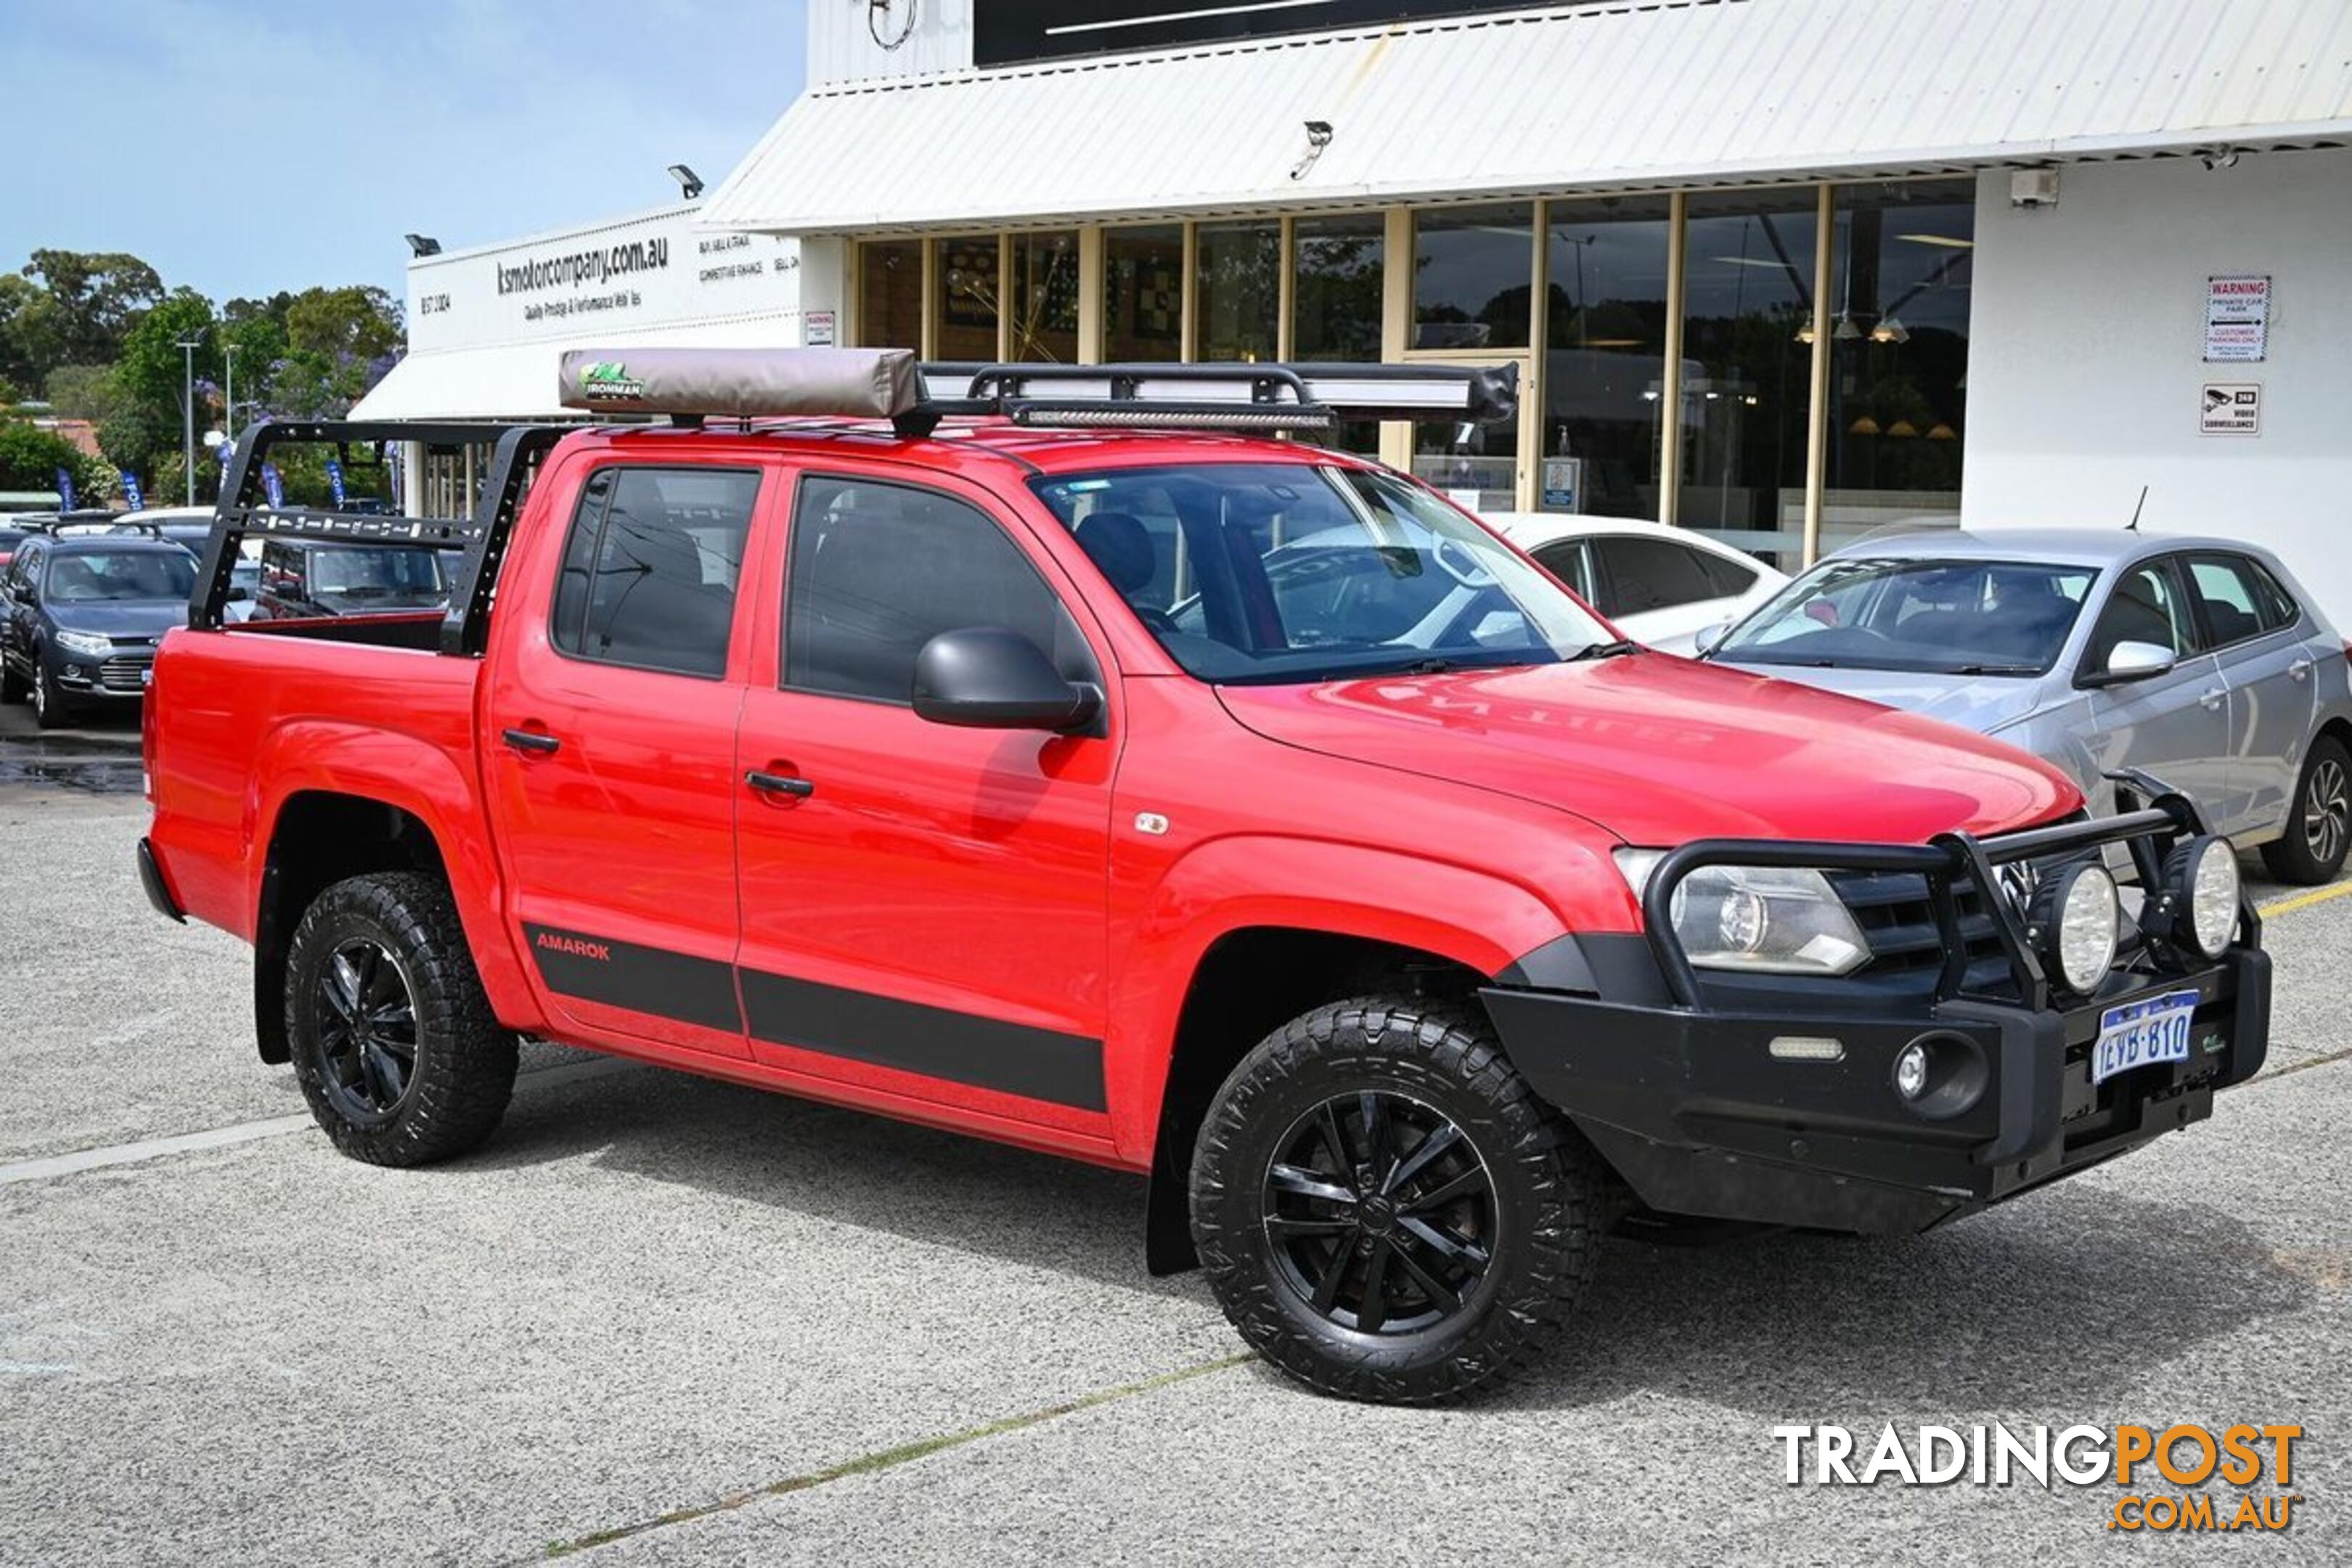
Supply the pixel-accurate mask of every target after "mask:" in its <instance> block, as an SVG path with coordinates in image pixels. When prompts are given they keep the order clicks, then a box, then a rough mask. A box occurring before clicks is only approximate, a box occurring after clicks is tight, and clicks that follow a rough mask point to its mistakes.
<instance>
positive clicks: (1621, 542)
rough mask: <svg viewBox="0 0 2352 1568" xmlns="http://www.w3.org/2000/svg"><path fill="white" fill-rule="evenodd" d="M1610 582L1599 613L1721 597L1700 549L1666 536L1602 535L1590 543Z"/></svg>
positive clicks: (1667, 607) (1634, 613)
mask: <svg viewBox="0 0 2352 1568" xmlns="http://www.w3.org/2000/svg"><path fill="white" fill-rule="evenodd" d="M1592 548H1593V550H1594V552H1596V553H1597V554H1598V555H1599V556H1600V558H1601V578H1602V580H1603V581H1604V582H1606V583H1607V584H1608V586H1607V588H1606V589H1605V590H1604V591H1603V597H1604V598H1605V599H1606V600H1607V601H1608V602H1607V603H1604V604H1603V605H1601V613H1602V614H1604V615H1610V616H1638V615H1640V614H1642V613H1643V611H1645V610H1670V609H1673V608H1675V606H1676V605H1696V604H1697V603H1699V602H1700V601H1701V600H1703V599H1713V598H1718V597H1720V596H1721V591H1720V590H1718V589H1717V587H1716V585H1715V581H1714V579H1713V578H1711V577H1709V576H1708V575H1707V572H1706V567H1705V566H1703V565H1701V564H1700V562H1699V555H1698V552H1696V551H1695V550H1692V549H1691V548H1689V547H1688V546H1687V545H1682V544H1677V543H1675V542H1673V541H1672V540H1666V539H1620V538H1601V539H1596V540H1594V541H1593V542H1592Z"/></svg>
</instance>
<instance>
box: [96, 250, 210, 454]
mask: <svg viewBox="0 0 2352 1568" xmlns="http://www.w3.org/2000/svg"><path fill="white" fill-rule="evenodd" d="M188 336H194V337H195V338H197V339H198V340H199V346H198V348H197V350H196V353H195V356H194V369H195V376H196V380H197V406H196V409H195V415H194V419H195V426H196V429H197V430H198V431H199V432H201V431H202V430H203V429H204V428H205V425H206V424H207V423H209V421H210V419H211V416H212V409H211V406H210V404H209V402H208V400H207V396H206V392H205V389H206V388H208V387H211V386H215V385H217V384H218V382H219V378H220V334H219V333H218V332H217V331H215V330H214V321H213V307H212V301H211V300H207V299H205V297H204V296H203V295H202V294H199V293H197V292H196V291H195V290H194V289H173V291H172V293H171V295H170V297H169V298H167V299H165V300H163V302H162V303H161V304H158V305H156V306H155V307H154V308H153V309H152V310H149V311H148V312H147V313H146V314H145V315H144V316H142V317H141V318H140V319H139V321H138V322H137V324H136V325H134V326H133V327H132V328H131V331H129V332H128V333H126V334H125V335H124V337H123V341H122V354H121V358H120V359H118V360H117V361H116V362H115V364H114V380H115V384H116V385H117V387H118V388H119V389H120V390H121V395H122V404H121V407H120V408H119V409H118V410H117V411H116V413H115V414H114V415H113V416H112V417H110V418H109V419H107V420H106V421H105V422H104V423H103V424H101V425H100V426H99V431H98V442H99V445H100V447H102V448H103V449H104V450H105V452H106V455H107V456H108V457H109V458H111V459H113V460H114V461H115V462H116V463H119V464H121V466H122V467H123V468H130V469H131V470H132V471H133V472H136V473H141V474H153V473H155V472H156V471H157V470H156V464H157V462H158V461H159V460H160V459H161V458H163V455H164V454H166V453H176V452H178V451H179V450H180V448H181V446H182V444H183V442H184V438H185V433H186V426H185V424H184V422H183V421H184V410H185V408H186V389H187V376H188V366H187V357H186V356H185V355H184V353H182V351H181V349H180V346H179V344H180V340H181V339H182V338H184V337H188Z"/></svg>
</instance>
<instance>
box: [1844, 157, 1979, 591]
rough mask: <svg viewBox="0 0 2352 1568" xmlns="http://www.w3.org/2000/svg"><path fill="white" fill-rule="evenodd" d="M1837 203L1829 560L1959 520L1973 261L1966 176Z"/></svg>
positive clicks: (1854, 189) (1850, 193)
mask: <svg viewBox="0 0 2352 1568" xmlns="http://www.w3.org/2000/svg"><path fill="white" fill-rule="evenodd" d="M1835 201H1836V208H1835V226H1834V228H1833V230H1832V235H1833V247H1834V248H1833V249H1832V252H1831V266H1832V277H1833V278H1834V279H1835V285H1834V291H1833V293H1832V301H1831V303H1832V318H1831V322H1832V324H1831V328H1830V386H1829V468H1828V476H1827V480H1826V488H1825V489H1824V492H1823V495H1822V549H1823V550H1825V551H1826V550H1833V549H1835V548H1836V547H1837V546H1838V545H1840V544H1842V543H1843V542H1846V541H1847V540H1849V539H1853V538H1854V537H1857V536H1858V535H1860V534H1862V533H1864V532H1866V531H1869V530H1870V529H1873V528H1877V527H1880V526H1882V525H1884V524H1886V523H1890V522H1900V521H1906V520H1909V519H1915V518H1928V519H1933V518H1949V517H1952V516H1954V515H1956V514H1957V513H1958V511H1959V506H1960V451H1961V447H1962V433H1963V432H1964V430H1965V429H1966V427H1967V418H1966V403H1967V391H1966V386H1965V383H1966V382H1967V379H1968V353H1969V281H1970V279H1971V278H1972V276H1973V274H1974V271H1975V268H1974V266H1973V260H1974V258H1975V254H1976V252H1975V248H1974V242H1975V237H1976V192H1975V187H1974V186H1973V185H1972V184H1970V183H1969V181H1967V180H1928V181H1918V182H1914V183H1909V184H1880V185H1860V186H1848V187H1844V188H1842V189H1840V190H1839V191H1838V192H1837V193H1836V196H1835Z"/></svg>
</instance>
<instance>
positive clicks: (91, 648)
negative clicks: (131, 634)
mask: <svg viewBox="0 0 2352 1568" xmlns="http://www.w3.org/2000/svg"><path fill="white" fill-rule="evenodd" d="M58 647H61V648H63V649H65V650H66V651H67V652H68V653H78V654H79V655H81V657H82V658H105V657H106V656H107V655H108V654H110V653H112V652H113V651H114V639H113V638H111V637H100V636H99V635H98V634H97V633H96V632H59V633H58Z"/></svg>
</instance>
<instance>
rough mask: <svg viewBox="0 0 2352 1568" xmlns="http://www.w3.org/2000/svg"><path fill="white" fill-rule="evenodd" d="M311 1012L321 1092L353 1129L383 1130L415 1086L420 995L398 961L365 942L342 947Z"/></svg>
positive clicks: (322, 978)
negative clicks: (417, 995) (369, 1128)
mask: <svg viewBox="0 0 2352 1568" xmlns="http://www.w3.org/2000/svg"><path fill="white" fill-rule="evenodd" d="M311 1006H312V1008H313V1009H314V1011H313V1016H312V1026H313V1028H314V1029H315V1030H316V1031H317V1032H316V1036H315V1038H316V1039H317V1041H318V1053H319V1079H320V1089H323V1090H324V1091H325V1093H326V1096H327V1098H328V1100H330V1101H331V1102H332V1104H333V1105H334V1108H335V1110H337V1111H338V1112H340V1113H341V1115H342V1116H343V1117H344V1119H345V1120H347V1121H350V1122H351V1123H352V1125H353V1126H355V1127H382V1126H383V1125H384V1124H385V1123H386V1122H388V1121H391V1120H392V1119H393V1117H394V1115H395V1114H397V1113H398V1111H399V1110H400V1108H401V1106H402V1104H403V1103H404V1101H406V1100H407V1099H408V1097H409V1095H410V1093H411V1092H413V1091H414V1089H415V1086H416V995H415V991H414V990H412V989H411V987H410V985H409V984H408V975H407V973H406V971H404V969H403V968H402V967H401V964H400V960H399V959H397V958H395V957H394V956H393V954H392V953H391V952H388V951H387V950H386V949H385V948H384V947H383V944H382V943H380V942H373V941H371V940H369V939H367V938H365V937H361V938H357V939H354V940H352V941H350V942H344V943H342V944H341V946H339V947H337V948H336V949H335V951H334V952H332V953H331V954H330V955H329V956H328V960H327V963H326V965H325V966H324V967H323V968H322V969H321V970H320V973H319V978H318V982H317V984H315V985H314V986H313V987H312V994H311Z"/></svg>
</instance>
